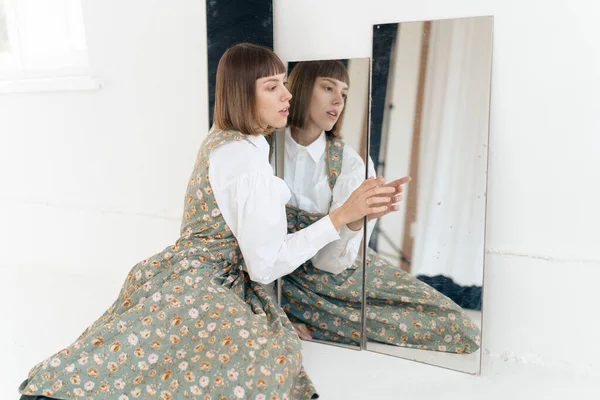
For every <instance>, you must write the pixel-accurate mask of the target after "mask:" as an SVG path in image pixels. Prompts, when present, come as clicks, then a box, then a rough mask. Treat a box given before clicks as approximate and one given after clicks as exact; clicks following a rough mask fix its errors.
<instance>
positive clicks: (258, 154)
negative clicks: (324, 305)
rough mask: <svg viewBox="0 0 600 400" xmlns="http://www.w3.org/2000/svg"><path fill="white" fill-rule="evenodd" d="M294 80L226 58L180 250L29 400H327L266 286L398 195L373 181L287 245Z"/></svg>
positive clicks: (233, 54) (41, 375) (234, 55)
mask: <svg viewBox="0 0 600 400" xmlns="http://www.w3.org/2000/svg"><path fill="white" fill-rule="evenodd" d="M285 72H286V71H285V67H284V65H283V64H282V62H281V61H280V60H279V58H278V57H277V56H276V55H275V54H274V53H273V52H272V51H270V50H268V49H266V48H262V47H259V46H254V45H249V44H241V45H236V46H234V47H232V48H231V49H229V50H227V51H226V52H225V54H224V55H223V57H222V58H221V60H220V62H219V66H218V69H217V79H216V90H215V111H214V121H215V125H214V126H213V128H212V129H211V130H210V132H209V134H208V136H207V137H206V139H205V140H204V141H203V143H202V145H201V147H200V150H199V152H198V156H197V159H196V162H195V165H194V170H193V172H192V174H191V177H190V180H189V183H188V187H187V192H186V194H185V200H184V213H183V218H182V224H181V230H180V237H179V238H178V239H177V240H176V242H175V243H174V244H172V245H169V246H167V247H166V248H165V249H164V250H162V251H161V252H159V253H157V254H155V255H153V256H151V257H149V258H148V259H145V260H143V261H141V262H140V263H138V264H136V265H135V266H134V267H133V269H131V271H130V272H129V274H128V276H127V278H126V280H125V282H124V284H123V287H122V289H121V291H120V293H119V296H118V298H117V299H116V300H115V302H114V303H113V304H112V305H111V306H110V307H109V308H108V310H107V311H106V312H105V313H104V314H103V315H102V316H101V317H100V318H99V319H98V320H97V321H96V322H94V323H93V324H92V325H90V326H89V327H88V328H87V329H86V330H85V331H84V332H83V333H82V334H81V335H80V336H79V338H78V339H77V340H76V341H75V342H74V343H73V344H71V345H69V346H67V347H66V348H64V349H63V350H61V351H60V352H58V353H56V354H54V355H52V356H50V357H48V358H47V359H46V360H44V361H42V362H40V363H39V364H37V365H36V366H35V367H34V368H33V369H32V370H31V371H30V372H29V375H28V379H27V380H26V381H25V382H24V383H23V384H22V385H21V387H20V388H19V389H20V392H21V394H23V395H24V396H23V399H32V398H35V397H36V396H40V397H39V398H44V396H45V397H47V398H54V399H72V398H79V397H85V398H88V399H106V398H110V399H121V400H124V399H128V398H137V397H140V396H141V397H143V398H162V399H181V398H196V397H197V398H200V397H202V398H205V397H204V396H206V395H208V396H210V398H213V399H217V398H222V397H226V398H230V399H233V398H239V399H250V398H251V399H270V398H273V396H275V397H277V398H280V399H286V398H287V399H311V398H317V397H318V395H317V393H316V390H315V388H314V387H313V385H312V383H311V381H310V379H309V378H308V376H307V375H306V373H305V372H304V370H303V368H302V356H301V343H300V340H299V338H298V336H297V334H296V333H295V331H294V328H293V327H292V325H291V324H290V321H289V320H288V318H287V317H286V315H285V313H284V312H283V311H282V309H281V307H280V306H278V305H277V304H276V303H275V302H274V300H273V299H272V298H271V297H270V296H269V295H268V294H267V293H266V292H265V290H264V288H263V287H262V285H261V284H267V283H270V282H273V281H274V280H275V279H277V278H279V277H281V276H284V275H286V274H289V273H291V272H292V271H293V270H294V269H296V268H297V267H298V265H300V264H302V263H303V262H305V261H306V260H307V259H309V258H310V257H313V256H314V255H315V254H316V253H317V251H318V250H319V249H321V248H322V247H324V246H326V245H327V244H329V243H331V242H333V241H335V240H338V239H339V238H340V235H339V230H340V228H341V227H342V226H344V225H346V224H348V223H352V222H353V221H357V220H359V219H361V218H363V217H364V216H365V215H368V214H370V213H377V212H381V210H382V207H385V206H381V205H379V206H378V205H377V204H381V203H382V200H381V199H382V198H385V196H382V195H383V194H385V193H386V192H388V193H390V192H393V190H391V189H389V188H383V187H379V188H378V187H377V186H378V185H380V184H381V182H380V181H377V180H369V181H366V182H364V183H363V184H362V185H361V186H360V187H359V188H358V189H357V190H356V191H354V193H353V194H352V195H351V196H350V197H349V198H348V201H347V202H346V203H345V204H344V206H343V207H341V208H340V209H339V211H334V212H332V213H330V214H329V215H328V217H326V218H323V219H321V220H320V221H319V222H318V223H315V224H313V225H311V226H310V227H307V228H306V229H304V230H301V231H298V232H296V233H293V234H288V233H287V229H286V226H287V221H286V213H285V205H286V202H287V201H288V199H289V198H290V192H289V190H288V188H287V186H286V185H285V183H284V182H283V181H282V180H280V179H279V178H277V177H275V176H274V175H273V170H272V168H271V166H270V164H269V160H268V155H269V145H268V143H267V141H266V140H265V135H268V134H269V133H270V132H272V130H273V128H275V127H283V126H285V125H286V123H287V117H288V107H289V100H290V99H291V95H290V93H289V92H288V90H287V89H286V87H285V85H284V81H285V76H286V74H285ZM373 196H376V198H374V197H373ZM367 199H371V200H369V203H370V204H371V203H373V204H371V206H368V205H366V202H367ZM134 239H135V238H134ZM90 284H92V283H90ZM73 301H77V299H73Z"/></svg>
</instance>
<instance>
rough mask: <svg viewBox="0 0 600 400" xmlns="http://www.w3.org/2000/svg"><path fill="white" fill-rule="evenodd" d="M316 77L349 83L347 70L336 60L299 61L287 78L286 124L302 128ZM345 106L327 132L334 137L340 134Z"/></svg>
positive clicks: (306, 121)
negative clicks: (287, 115) (290, 96)
mask: <svg viewBox="0 0 600 400" xmlns="http://www.w3.org/2000/svg"><path fill="white" fill-rule="evenodd" d="M317 78H332V79H336V80H338V81H341V82H344V83H345V84H347V85H350V76H349V75H348V70H347V69H346V67H345V66H344V64H343V63H341V62H340V61H338V60H320V61H300V62H299V63H298V64H296V65H295V66H294V68H293V69H292V72H291V73H290V76H289V78H288V89H289V91H290V92H291V93H292V96H294V97H293V98H292V100H291V101H290V116H289V119H288V125H289V126H291V127H293V128H298V129H304V127H305V126H306V125H307V124H308V120H309V118H310V102H311V99H312V94H313V88H314V86H315V82H316V80H317ZM345 112H346V107H345V106H344V109H343V110H342V112H341V113H340V116H339V118H338V120H337V122H336V123H335V125H334V126H333V128H332V129H331V131H328V132H327V133H328V134H330V135H333V136H336V137H339V136H340V135H341V129H342V122H343V120H344V113H345Z"/></svg>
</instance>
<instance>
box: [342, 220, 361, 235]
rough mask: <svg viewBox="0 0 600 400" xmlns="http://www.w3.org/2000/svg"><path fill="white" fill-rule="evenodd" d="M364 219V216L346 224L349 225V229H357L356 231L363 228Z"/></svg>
mask: <svg viewBox="0 0 600 400" xmlns="http://www.w3.org/2000/svg"><path fill="white" fill-rule="evenodd" d="M363 220H364V219H363V218H361V219H358V220H356V221H354V222H349V223H347V224H346V226H347V227H348V229H350V230H351V231H355V232H356V231H359V230H361V229H362V227H363Z"/></svg>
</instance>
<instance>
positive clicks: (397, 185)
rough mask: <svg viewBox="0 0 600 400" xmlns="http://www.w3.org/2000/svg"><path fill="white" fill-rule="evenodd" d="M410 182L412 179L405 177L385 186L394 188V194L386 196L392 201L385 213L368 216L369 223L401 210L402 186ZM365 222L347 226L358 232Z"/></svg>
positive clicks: (358, 221) (352, 223) (361, 221)
mask: <svg viewBox="0 0 600 400" xmlns="http://www.w3.org/2000/svg"><path fill="white" fill-rule="evenodd" d="M410 181H411V177H410V176H405V177H402V178H400V179H396V180H395V181H392V182H390V183H386V184H385V185H383V187H393V188H394V192H393V193H392V194H390V195H388V194H386V195H385V196H384V197H391V199H392V200H391V202H390V204H389V206H388V207H387V209H386V210H385V211H383V212H380V213H373V214H369V215H367V223H368V222H370V221H372V220H374V219H376V218H381V217H383V216H384V215H387V214H389V213H391V212H394V211H398V210H399V209H400V206H398V204H397V203H399V202H400V200H402V195H401V194H400V193H402V191H403V187H402V185H404V184H407V183H408V182H410ZM369 202H371V201H369ZM363 221H364V220H363V219H362V218H361V219H359V220H357V221H353V222H350V223H348V224H346V226H347V227H348V229H350V230H353V231H358V230H360V229H361V228H362V227H363Z"/></svg>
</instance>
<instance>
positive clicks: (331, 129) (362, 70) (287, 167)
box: [275, 58, 374, 350]
mask: <svg viewBox="0 0 600 400" xmlns="http://www.w3.org/2000/svg"><path fill="white" fill-rule="evenodd" d="M369 69H370V60H369V59H368V58H361V59H349V60H311V61H299V62H290V63H289V64H288V89H289V90H290V92H291V94H292V96H293V97H292V99H291V101H290V115H289V117H288V127H287V128H286V129H283V130H281V131H279V132H276V143H277V144H276V150H275V154H276V155H277V165H278V168H277V174H278V176H279V177H280V178H282V179H284V180H285V182H286V184H287V185H288V187H289V189H290V192H291V193H292V197H291V199H290V202H289V204H288V207H287V216H288V232H289V233H292V232H295V231H297V230H299V229H302V228H305V227H306V226H308V225H310V224H312V223H313V222H315V221H317V220H318V219H320V218H322V217H324V216H326V215H327V214H328V213H329V212H331V211H333V210H334V209H336V208H337V207H339V206H340V205H342V204H343V203H344V202H345V201H346V199H347V198H348V197H349V196H350V194H351V193H352V192H353V191H354V190H355V189H356V188H357V187H358V186H359V185H360V184H361V183H362V182H363V181H364V179H365V167H366V164H365V161H364V155H365V154H366V139H367V135H366V127H367V121H368V100H369V96H368V92H369ZM361 226H362V221H358V226H357V227H355V226H351V227H350V226H345V227H342V229H341V231H340V239H339V240H337V241H335V242H332V243H330V244H329V245H327V246H326V247H324V248H323V249H321V250H320V251H319V253H317V254H316V255H315V256H314V257H312V258H311V259H310V260H309V261H308V262H306V263H305V264H304V265H302V266H300V267H299V268H298V269H297V270H296V271H294V272H293V273H292V274H290V275H288V276H285V277H283V278H281V279H280V280H279V281H278V289H279V290H278V296H279V299H280V304H281V306H282V307H283V310H284V311H285V312H286V313H287V315H288V316H289V318H290V320H291V321H292V323H293V324H294V325H295V327H296V329H297V331H298V334H299V336H300V337H301V338H303V336H304V338H306V339H307V340H314V341H319V342H324V343H328V344H336V345H340V346H344V347H349V348H353V349H357V350H358V349H360V344H361V335H362V321H361V315H362V312H363V310H362V294H363V280H362V276H363V269H362V256H361V255H360V253H361V248H362V239H363V230H362V229H361ZM373 226H374V224H372V225H371V229H372V228H373ZM308 335H309V336H310V339H308Z"/></svg>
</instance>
